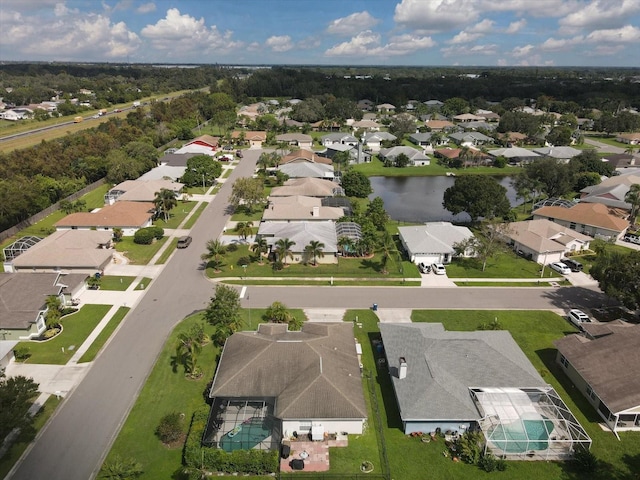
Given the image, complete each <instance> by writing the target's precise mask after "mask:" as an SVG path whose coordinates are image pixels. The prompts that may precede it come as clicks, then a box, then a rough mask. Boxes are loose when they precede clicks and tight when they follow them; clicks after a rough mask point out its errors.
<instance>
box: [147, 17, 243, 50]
mask: <svg viewBox="0 0 640 480" xmlns="http://www.w3.org/2000/svg"><path fill="white" fill-rule="evenodd" d="M140 33H141V35H142V36H143V37H145V38H147V39H148V40H149V41H150V42H151V45H152V46H153V47H154V48H156V49H158V50H163V51H164V52H165V53H169V55H170V56H171V57H173V58H185V57H188V56H189V55H190V54H196V53H197V54H199V55H203V54H208V53H212V52H221V51H222V52H228V51H229V50H234V49H237V48H240V47H242V46H243V43H242V42H238V41H235V40H233V39H232V36H233V33H232V32H230V31H226V32H220V31H219V30H218V28H217V27H216V26H215V25H212V26H211V27H207V25H205V21H204V18H200V19H199V20H196V19H195V18H194V17H192V16H191V15H188V14H185V15H181V14H180V11H179V10H178V9H177V8H170V9H169V10H167V15H166V17H165V18H163V19H160V20H158V21H157V22H156V23H155V25H147V26H146V27H144V28H143V29H142V31H141V32H140Z"/></svg>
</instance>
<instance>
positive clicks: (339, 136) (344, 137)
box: [320, 132, 358, 143]
mask: <svg viewBox="0 0 640 480" xmlns="http://www.w3.org/2000/svg"><path fill="white" fill-rule="evenodd" d="M320 141H321V142H322V143H324V142H326V141H331V142H341V143H346V142H350V143H358V139H357V138H356V137H354V136H353V135H351V134H348V133H344V132H337V133H328V134H326V135H323V136H322V137H320Z"/></svg>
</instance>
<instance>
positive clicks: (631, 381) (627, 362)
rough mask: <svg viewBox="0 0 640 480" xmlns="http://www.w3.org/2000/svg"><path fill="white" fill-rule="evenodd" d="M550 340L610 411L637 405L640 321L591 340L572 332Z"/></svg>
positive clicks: (638, 398)
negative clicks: (639, 323)
mask: <svg viewBox="0 0 640 480" xmlns="http://www.w3.org/2000/svg"><path fill="white" fill-rule="evenodd" d="M639 288H640V286H639ZM553 343H554V345H555V346H556V348H557V349H558V351H559V352H560V353H561V354H562V355H564V357H565V358H566V359H567V360H568V361H569V363H570V364H571V366H572V367H573V368H574V369H575V370H576V371H577V372H578V373H579V374H580V376H581V377H582V378H583V379H584V380H585V381H586V382H587V383H588V384H589V385H591V388H592V389H593V390H594V391H595V392H596V393H597V395H598V397H599V398H600V400H602V401H603V402H604V403H605V404H606V405H607V407H608V408H609V409H610V410H611V411H612V412H620V411H622V410H626V409H628V408H632V407H637V406H639V405H640V375H638V371H640V349H638V345H639V344H640V325H635V326H633V327H631V328H625V329H624V331H617V332H615V333H612V334H611V335H605V336H603V337H599V338H596V339H594V340H589V339H588V338H587V337H584V336H582V335H578V334H572V335H567V336H566V337H563V338H561V339H559V340H556V341H554V342H553ZM594 359H597V361H594Z"/></svg>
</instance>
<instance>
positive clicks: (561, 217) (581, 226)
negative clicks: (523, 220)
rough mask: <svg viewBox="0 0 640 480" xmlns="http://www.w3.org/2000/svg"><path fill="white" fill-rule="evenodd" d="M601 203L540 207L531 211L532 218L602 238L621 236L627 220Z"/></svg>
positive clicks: (614, 238)
mask: <svg viewBox="0 0 640 480" xmlns="http://www.w3.org/2000/svg"><path fill="white" fill-rule="evenodd" d="M612 211H613V210H612V209H610V208H609V207H607V206H606V205H603V204H601V203H582V202H581V203H578V204H577V205H574V206H572V207H571V208H565V207H555V206H549V207H542V208H539V209H537V210H534V212H533V219H534V220H537V219H547V220H551V221H552V222H554V223H557V224H559V225H562V226H564V227H567V228H569V229H571V230H575V231H577V232H580V233H582V234H584V235H589V236H591V237H594V238H600V239H603V240H616V239H619V238H621V237H622V236H623V235H624V233H625V232H626V231H627V228H629V222H628V221H627V220H625V219H624V218H620V217H618V216H616V215H615V214H613V213H612Z"/></svg>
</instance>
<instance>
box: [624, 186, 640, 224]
mask: <svg viewBox="0 0 640 480" xmlns="http://www.w3.org/2000/svg"><path fill="white" fill-rule="evenodd" d="M624 201H625V202H627V203H628V204H630V205H631V211H630V212H629V222H630V223H631V224H632V225H634V224H635V223H636V218H637V217H638V211H639V210H640V183H634V184H633V185H631V187H629V191H628V192H627V194H626V195H625V196H624Z"/></svg>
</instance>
